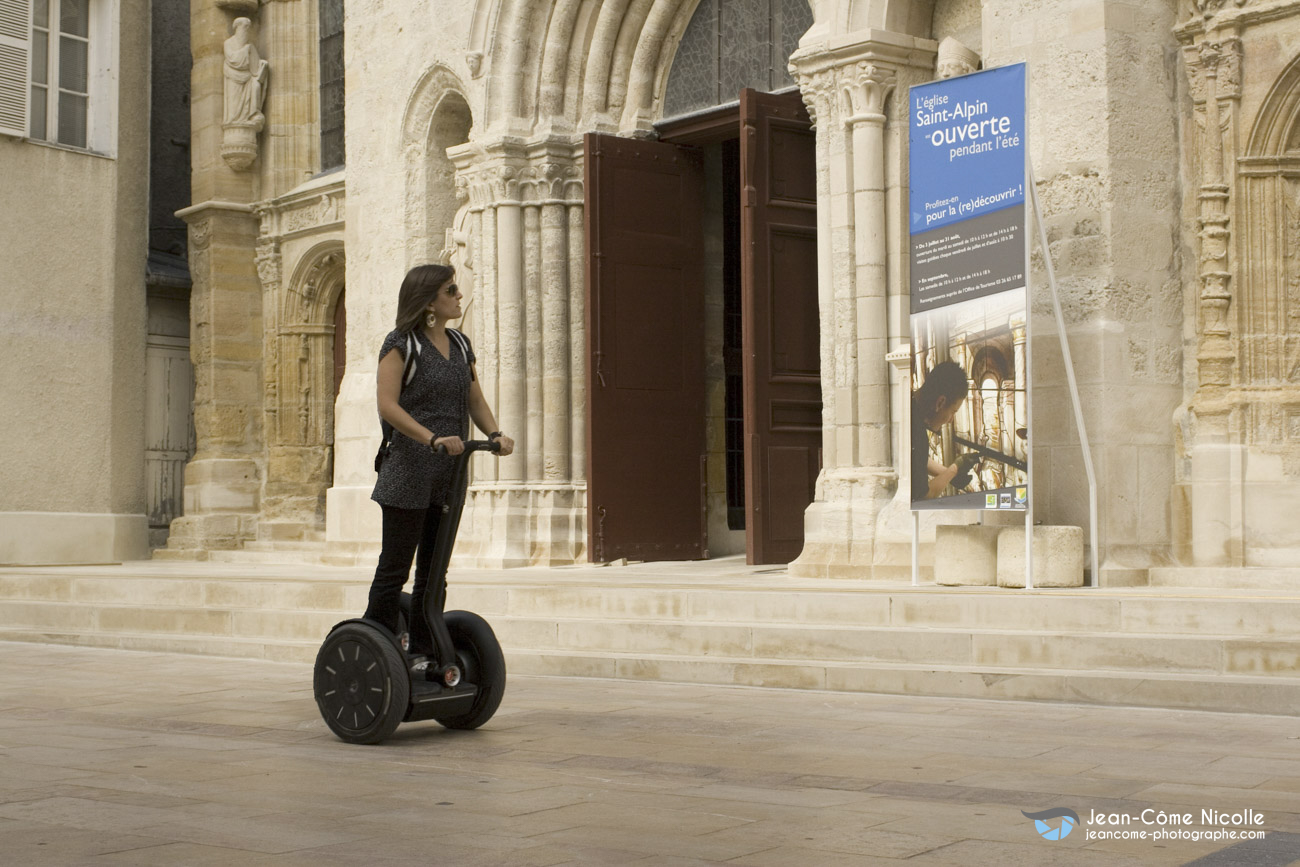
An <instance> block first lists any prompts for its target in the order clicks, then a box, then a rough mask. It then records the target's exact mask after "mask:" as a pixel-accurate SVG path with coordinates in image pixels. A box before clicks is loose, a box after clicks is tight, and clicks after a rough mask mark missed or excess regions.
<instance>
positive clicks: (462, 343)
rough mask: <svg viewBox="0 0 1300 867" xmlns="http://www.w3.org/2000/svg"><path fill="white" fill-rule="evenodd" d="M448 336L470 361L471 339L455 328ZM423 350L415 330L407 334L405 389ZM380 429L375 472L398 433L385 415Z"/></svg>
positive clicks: (404, 369) (403, 370)
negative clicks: (467, 338)
mask: <svg viewBox="0 0 1300 867" xmlns="http://www.w3.org/2000/svg"><path fill="white" fill-rule="evenodd" d="M447 336H448V337H449V338H450V339H451V343H454V344H455V345H456V347H457V348H459V349H460V357H461V358H463V359H465V361H466V363H468V362H469V341H468V340H466V339H465V335H463V334H461V333H460V332H459V331H457V330H456V329H454V328H448V329H447ZM448 348H449V349H450V344H449V345H448ZM423 351H424V350H423V348H422V347H421V346H420V341H419V339H418V338H416V336H415V332H414V331H412V332H411V333H410V334H408V335H406V364H405V365H404V366H403V367H402V388H403V389H405V388H406V386H407V385H408V384H410V382H411V380H412V379H414V378H415V369H416V367H417V364H416V362H417V359H418V357H419V355H420V353H421V352H423ZM379 430H380V432H381V438H380V440H379V451H377V452H375V472H379V468H380V467H381V466H383V465H384V459H385V458H386V457H388V453H389V451H391V450H392V447H393V435H394V434H396V433H397V429H396V428H395V427H393V426H392V425H391V424H389V423H388V422H387V420H385V419H384V417H383V416H380V417H379Z"/></svg>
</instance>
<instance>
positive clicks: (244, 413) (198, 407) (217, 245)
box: [168, 0, 263, 556]
mask: <svg viewBox="0 0 1300 867" xmlns="http://www.w3.org/2000/svg"><path fill="white" fill-rule="evenodd" d="M234 17H235V13H233V12H227V11H224V10H223V9H222V8H219V7H218V6H217V5H215V4H209V3H206V2H199V0H195V2H193V3H192V4H191V28H190V33H191V54H192V55H193V58H194V66H193V68H192V71H191V85H190V90H191V94H192V98H191V109H190V122H191V129H192V133H191V148H192V158H191V165H192V172H191V189H192V200H193V201H195V202H197V203H198V204H195V205H193V206H191V207H189V208H186V209H184V210H183V211H180V212H178V216H180V217H181V218H182V219H184V220H185V222H186V223H187V224H188V226H189V258H190V276H191V279H192V280H193V289H192V290H191V294H190V355H191V360H192V362H193V365H194V434H195V454H194V457H193V458H192V459H191V460H190V462H189V463H188V464H187V465H186V467H185V489H184V516H183V517H180V518H177V519H176V520H175V521H173V522H172V528H171V534H170V536H169V538H168V548H170V549H183V550H187V551H191V552H193V551H200V552H201V551H206V550H211V549H221V548H238V547H240V546H241V545H242V544H243V543H244V542H246V541H249V540H251V539H253V538H254V537H255V535H256V527H257V520H258V510H259V508H260V490H261V476H262V469H263V468H262V460H263V426H262V387H261V378H262V373H261V362H262V287H261V282H260V280H259V279H258V273H257V266H256V263H255V260H254V254H253V251H254V248H255V245H256V242H257V237H258V225H257V224H258V221H257V217H256V215H255V214H254V213H253V208H252V206H251V202H253V201H254V200H255V198H256V183H257V181H256V178H255V176H254V175H253V174H252V173H250V172H243V171H236V170H235V169H232V168H231V167H230V166H229V165H227V163H226V161H225V160H223V159H222V152H221V148H222V123H223V112H224V102H223V99H224V95H223V88H224V75H223V70H222V65H223V59H224V54H223V41H224V40H225V39H226V38H227V34H228V33H229V29H230V22H231V20H232V19H233V18H234ZM200 556H202V555H201V554H200Z"/></svg>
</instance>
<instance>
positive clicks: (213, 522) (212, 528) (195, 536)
mask: <svg viewBox="0 0 1300 867" xmlns="http://www.w3.org/2000/svg"><path fill="white" fill-rule="evenodd" d="M255 538H257V515H256V513H253V514H232V513H220V514H206V515H185V516H183V517H180V518H177V519H176V520H174V521H172V526H171V533H170V534H169V535H168V536H167V548H168V550H172V551H229V550H233V549H236V548H242V547H243V546H244V543H245V542H251V541H252V540H253V539H255ZM160 553H162V552H160V551H155V552H154V556H155V558H157V557H158V555H159V554H160ZM185 559H190V558H189V557H186V558H185Z"/></svg>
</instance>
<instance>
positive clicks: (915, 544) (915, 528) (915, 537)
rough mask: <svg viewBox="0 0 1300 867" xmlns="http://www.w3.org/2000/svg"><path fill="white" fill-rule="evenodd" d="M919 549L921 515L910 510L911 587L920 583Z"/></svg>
mask: <svg viewBox="0 0 1300 867" xmlns="http://www.w3.org/2000/svg"><path fill="white" fill-rule="evenodd" d="M920 548H921V513H920V512H918V511H916V510H915V509H913V510H912V586H913V587H917V586H919V585H920V583H921V556H920V554H919V553H918V552H919V550H920Z"/></svg>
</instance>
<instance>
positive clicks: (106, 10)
mask: <svg viewBox="0 0 1300 867" xmlns="http://www.w3.org/2000/svg"><path fill="white" fill-rule="evenodd" d="M65 2H69V0H47V7H48V13H47V17H46V20H45V23H44V24H43V25H42V24H39V23H38V22H37V21H36V16H35V11H36V10H35V4H36V0H22V5H23V6H25V7H26V17H27V30H26V38H25V40H24V42H25V48H26V52H27V58H26V64H25V68H24V69H23V73H22V80H21V85H22V96H23V101H24V105H23V108H24V114H25V117H24V121H23V128H22V130H21V131H19V130H16V129H12V130H11V129H5V130H3V133H4V134H6V135H12V136H15V137H17V138H21V139H22V140H24V141H27V142H30V143H32V144H38V145H42V146H45V147H52V148H58V149H61V150H71V151H76V152H78V153H88V154H93V155H96V156H106V157H110V158H111V157H113V156H114V155H115V152H116V143H117V142H116V126H117V97H118V94H117V87H118V69H117V59H118V54H119V46H120V43H119V34H118V32H117V26H116V25H117V22H118V20H119V17H120V2H119V0H86V18H87V23H86V29H85V34H84V35H79V34H72V33H64V32H63V31H62V29H61V22H60V19H61V13H62V5H63V3H65ZM38 29H39V30H40V31H43V32H41V33H38V32H37V31H38ZM38 37H42V38H44V40H45V43H46V48H47V53H46V58H45V72H46V76H45V77H46V81H44V82H37V81H36V80H35V76H34V75H33V69H32V64H33V63H34V61H35V60H36V54H37V52H36V47H37V43H38ZM63 38H68V39H75V40H77V41H80V42H82V43H83V44H84V45H85V46H86V79H85V90H84V91H76V90H71V89H69V88H67V87H64V86H63V85H65V84H66V83H67V82H66V81H64V80H61V78H62V76H61V75H60V54H61V49H62V43H61V40H62V39H63ZM38 88H39V89H41V90H42V91H43V94H40V95H37V94H35V92H34V91H35V90H36V89H38ZM65 93H66V94H74V95H76V96H80V97H81V98H82V99H84V102H85V108H84V112H85V119H84V122H85V140H84V141H81V142H77V141H75V140H73V141H60V136H59V132H60V131H59V119H60V110H59V101H60V95H61V94H65ZM38 100H43V103H44V108H45V127H44V130H43V134H42V135H35V134H34V133H36V132H37V130H34V129H33V123H34V121H35V112H34V111H33V108H34V105H35V103H36V102H37V101H38Z"/></svg>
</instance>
